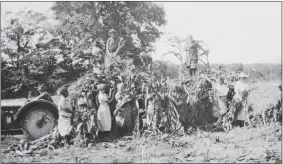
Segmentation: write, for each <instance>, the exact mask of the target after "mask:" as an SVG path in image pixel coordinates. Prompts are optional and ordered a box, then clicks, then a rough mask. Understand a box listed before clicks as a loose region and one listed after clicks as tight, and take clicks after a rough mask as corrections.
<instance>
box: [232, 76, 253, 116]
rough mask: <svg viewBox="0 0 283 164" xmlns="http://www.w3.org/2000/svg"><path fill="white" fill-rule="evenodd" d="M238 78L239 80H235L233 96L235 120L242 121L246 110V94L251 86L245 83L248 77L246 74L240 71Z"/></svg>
mask: <svg viewBox="0 0 283 164" xmlns="http://www.w3.org/2000/svg"><path fill="white" fill-rule="evenodd" d="M238 78H239V81H237V82H236V83H235V85H234V92H235V95H234V97H233V100H234V102H235V108H236V111H235V120H240V121H244V120H245V119H246V118H245V117H246V114H247V110H248V106H247V105H248V104H247V96H248V92H249V91H250V90H251V87H250V86H249V84H247V83H246V79H247V78H248V76H247V75H246V74H244V73H243V72H241V73H240V74H239V76H238Z"/></svg>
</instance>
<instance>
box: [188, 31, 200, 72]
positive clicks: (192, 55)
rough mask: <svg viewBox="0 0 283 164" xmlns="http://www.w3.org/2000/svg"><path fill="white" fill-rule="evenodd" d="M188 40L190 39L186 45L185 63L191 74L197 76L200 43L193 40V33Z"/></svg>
mask: <svg viewBox="0 0 283 164" xmlns="http://www.w3.org/2000/svg"><path fill="white" fill-rule="evenodd" d="M187 40H188V41H187V44H186V47H185V51H186V56H185V61H186V63H185V65H186V68H187V69H189V70H190V76H191V77H193V76H195V74H196V69H197V63H198V49H199V45H198V43H197V42H196V41H195V40H193V36H192V35H189V36H188V38H187Z"/></svg>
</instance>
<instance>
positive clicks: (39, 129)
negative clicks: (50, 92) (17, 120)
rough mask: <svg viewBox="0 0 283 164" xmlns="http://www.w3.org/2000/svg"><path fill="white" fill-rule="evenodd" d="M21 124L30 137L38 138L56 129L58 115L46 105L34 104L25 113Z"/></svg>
mask: <svg viewBox="0 0 283 164" xmlns="http://www.w3.org/2000/svg"><path fill="white" fill-rule="evenodd" d="M21 125H22V130H23V131H24V133H25V135H26V136H27V137H28V138H29V139H38V138H41V137H43V136H45V135H47V134H49V133H50V132H51V131H52V130H53V129H54V127H55V125H56V116H55V114H54V113H52V112H50V111H49V110H48V108H47V107H45V106H34V107H33V108H31V109H30V110H28V112H27V113H26V114H25V115H24V117H23V119H22V121H21Z"/></svg>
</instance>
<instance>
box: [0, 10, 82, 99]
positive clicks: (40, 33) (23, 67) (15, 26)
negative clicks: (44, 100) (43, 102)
mask: <svg viewBox="0 0 283 164" xmlns="http://www.w3.org/2000/svg"><path fill="white" fill-rule="evenodd" d="M3 21H4V23H3V26H2V31H1V35H2V38H1V44H2V45H1V46H2V52H1V66H2V65H3V66H2V68H1V78H2V79H3V80H2V81H1V82H2V85H1V92H2V94H1V95H2V98H20V97H25V96H27V94H28V91H30V90H33V89H34V88H35V87H36V86H37V85H45V86H46V87H47V91H49V92H51V93H53V92H54V91H55V90H56V89H57V88H58V87H59V86H60V85H63V84H64V83H66V82H69V81H71V80H74V78H76V77H78V76H77V75H78V74H79V72H80V71H81V68H80V67H78V69H74V68H73V63H72V62H73V60H72V59H71V56H70V52H69V51H68V50H69V47H67V46H66V45H65V43H64V42H62V41H61V40H60V38H59V39H58V38H56V37H55V36H54V35H53V30H52V24H50V18H48V17H46V16H45V15H43V14H40V13H36V12H32V11H29V10H24V11H19V12H17V13H12V12H7V13H6V14H5V17H4V20H3ZM60 58H62V60H61V61H60ZM58 68H62V69H65V70H66V71H65V72H63V73H62V71H61V72H60V73H58V71H57V70H58Z"/></svg>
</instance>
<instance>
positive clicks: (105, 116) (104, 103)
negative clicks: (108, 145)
mask: <svg viewBox="0 0 283 164" xmlns="http://www.w3.org/2000/svg"><path fill="white" fill-rule="evenodd" d="M97 89H98V90H99V94H98V102H99V108H98V111H97V118H98V127H99V131H98V136H99V137H108V136H109V135H110V132H111V123H112V122H111V113H110V106H109V103H110V102H111V101H112V100H113V98H112V99H109V97H108V95H107V94H106V93H105V89H106V85H105V84H99V85H98V86H97Z"/></svg>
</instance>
